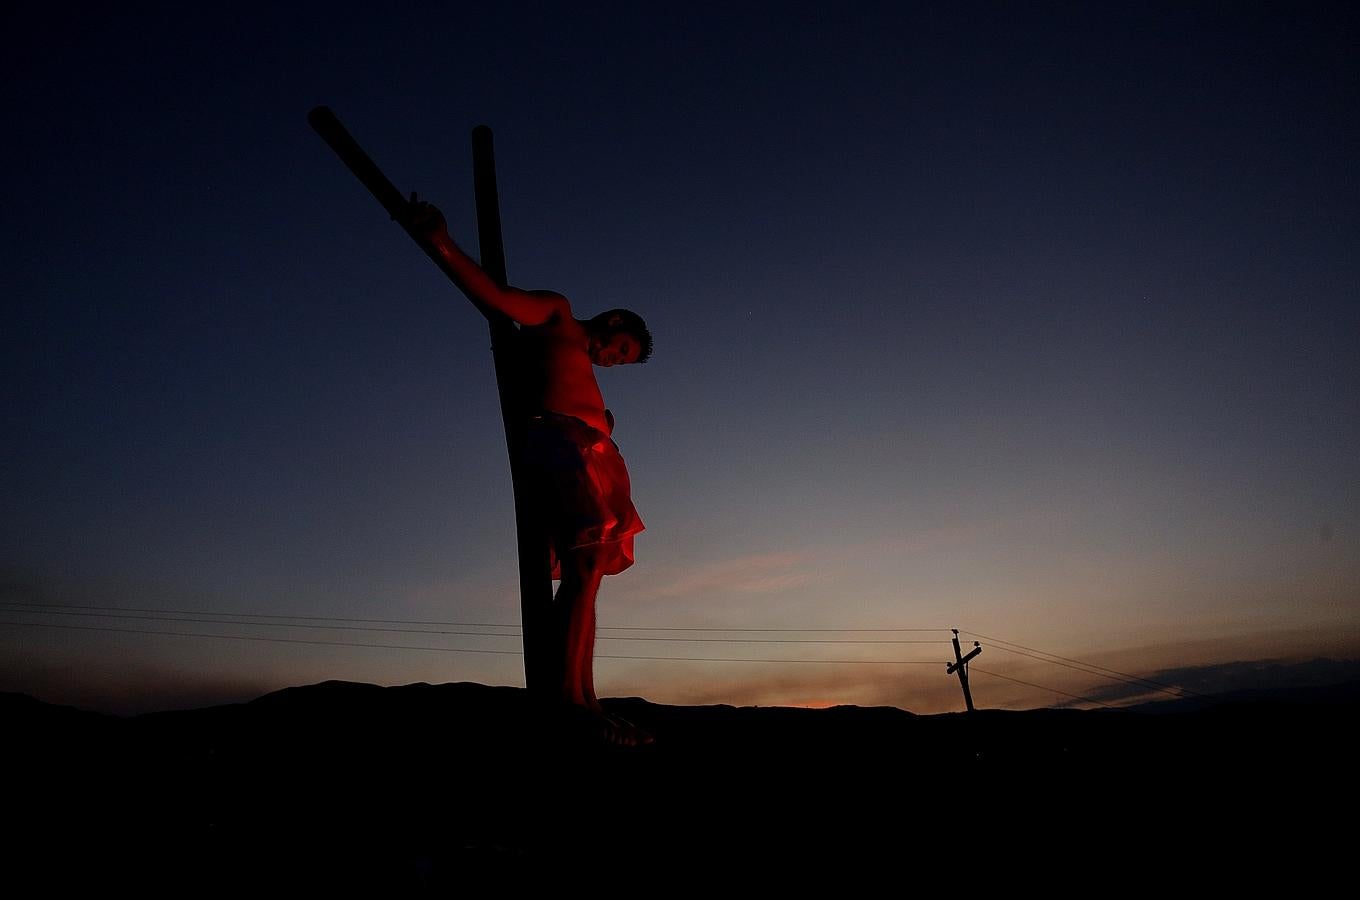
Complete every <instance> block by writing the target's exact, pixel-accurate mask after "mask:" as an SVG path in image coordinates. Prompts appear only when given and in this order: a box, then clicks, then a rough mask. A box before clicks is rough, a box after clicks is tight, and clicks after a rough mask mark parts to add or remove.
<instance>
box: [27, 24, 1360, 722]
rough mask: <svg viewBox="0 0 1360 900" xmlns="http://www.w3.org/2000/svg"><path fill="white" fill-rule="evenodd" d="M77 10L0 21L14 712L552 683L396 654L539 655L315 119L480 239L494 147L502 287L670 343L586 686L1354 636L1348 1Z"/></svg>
mask: <svg viewBox="0 0 1360 900" xmlns="http://www.w3.org/2000/svg"><path fill="white" fill-rule="evenodd" d="M29 6H32V5H31V4H30V5H29ZM82 6H84V5H83V4H79V3H77V4H74V5H72V4H66V5H62V6H59V7H51V9H50V11H35V10H34V9H27V10H22V11H15V10H10V11H8V12H5V13H3V14H0V16H2V17H3V18H2V19H0V25H2V27H3V33H4V34H5V35H7V37H6V38H5V44H6V48H5V52H4V53H3V54H0V60H3V61H0V66H2V67H3V73H4V78H3V82H0V98H2V100H3V111H4V115H5V120H6V121H7V122H8V123H9V127H8V128H6V138H5V140H4V141H3V142H0V157H2V158H3V161H4V170H5V172H6V173H7V178H6V189H5V193H4V197H5V201H4V203H3V205H2V206H0V222H2V223H3V235H4V241H5V250H4V259H5V264H4V266H3V268H2V269H0V296H3V298H4V304H3V318H0V377H2V378H3V381H2V382H0V383H2V384H3V392H0V417H2V419H0V421H3V423H4V426H3V429H0V433H2V434H3V442H0V496H3V497H4V498H5V499H4V504H3V513H2V514H0V622H2V623H8V624H0V690H18V691H25V692H28V693H32V694H35V695H37V696H40V697H43V698H44V699H50V700H56V701H61V702H71V703H77V704H81V705H87V706H92V707H95V708H100V709H110V710H119V711H136V710H143V709H153V708H163V707H167V706H177V705H198V704H200V703H203V702H209V701H213V702H215V701H219V700H237V699H245V698H249V697H251V696H255V695H257V694H258V693H261V692H263V691H266V690H270V689H274V688H278V687H283V686H286V685H289V684H297V683H305V682H312V681H319V680H324V679H327V678H342V679H347V680H355V681H372V682H377V683H383V684H396V683H406V682H411V681H430V682H444V681H457V680H472V681H482V682H487V683H494V684H522V671H521V662H520V658H519V657H518V656H516V655H514V654H513V652H510V651H514V650H515V649H516V647H517V645H518V642H517V640H516V639H515V638H513V637H499V638H496V637H475V636H468V635H449V634H439V635H421V634H412V633H408V632H405V631H375V630H372V629H375V628H387V629H411V630H419V629H425V630H442V631H458V630H472V631H483V632H485V631H497V630H498V631H500V632H501V633H508V632H509V630H508V629H487V628H468V627H465V626H464V627H460V626H455V625H444V626H417V625H412V624H409V623H412V622H441V623H470V624H471V623H504V624H507V625H513V624H514V623H516V622H517V621H518V606H517V604H518V596H517V581H516V571H517V570H516V563H515V556H514V522H513V515H512V508H511V500H510V485H509V469H508V464H507V460H506V453H505V446H504V439H503V435H502V432H501V427H500V422H499V411H498V406H497V399H496V392H495V382H494V375H493V372H492V368H491V357H490V353H489V350H488V337H487V330H486V327H485V324H484V321H483V320H482V319H481V317H480V316H479V315H478V314H477V313H476V312H475V310H473V309H472V307H471V306H470V305H469V304H468V303H467V302H466V301H465V300H464V299H463V298H462V296H461V295H460V294H458V293H457V291H456V289H454V288H453V287H452V286H451V285H450V284H449V283H448V281H447V280H446V279H445V278H444V276H443V275H442V274H440V273H439V271H438V270H437V269H435V267H434V266H432V265H431V264H430V263H429V261H428V260H427V259H425V258H424V256H423V255H422V254H421V253H420V251H419V250H418V249H417V248H416V247H415V246H414V245H413V244H411V242H410V241H409V240H408V239H407V237H406V236H405V235H404V234H403V233H402V232H401V230H400V229H399V228H398V227H396V226H395V225H393V224H392V223H391V222H389V221H388V220H387V218H386V216H385V214H384V213H383V212H382V210H381V209H380V208H379V207H378V205H377V204H376V203H375V202H374V201H373V199H372V198H371V197H370V196H369V195H368V194H367V192H366V191H364V189H363V188H362V187H361V186H360V185H359V183H358V182H357V181H355V179H354V178H353V177H352V176H351V175H350V174H349V173H348V171H346V170H345V169H344V168H343V166H342V165H341V164H340V163H339V161H338V160H337V159H336V158H335V156H334V155H333V154H332V153H331V151H330V150H329V149H328V148H327V147H326V146H325V144H324V143H322V142H321V140H320V139H318V138H317V137H316V135H315V134H314V133H313V132H312V131H311V130H310V128H309V127H308V126H307V123H306V113H307V111H308V110H309V109H310V108H311V107H313V106H315V105H318V104H326V105H329V106H331V107H332V108H333V109H334V110H335V111H336V113H337V114H338V115H339V116H340V118H341V120H342V121H343V122H344V123H345V124H346V125H347V126H348V127H349V129H350V130H351V132H353V133H354V135H355V136H356V137H357V138H358V140H359V141H360V143H361V144H363V146H364V147H365V149H367V150H368V152H369V153H370V154H371V155H372V156H373V157H374V158H375V160H376V161H377V162H378V164H379V165H380V166H381V167H382V168H383V169H384V171H385V172H386V174H387V175H388V177H389V178H391V179H392V180H393V181H394V182H395V183H396V184H397V186H398V187H399V188H401V189H403V190H406V191H413V190H414V191H418V192H420V194H421V196H423V197H428V198H429V199H432V200H434V201H435V202H437V203H439V204H440V205H441V207H442V208H443V209H444V210H445V212H446V215H447V216H448V219H449V224H450V230H451V232H452V233H453V235H454V237H455V238H456V239H459V240H460V241H462V242H463V243H464V245H465V246H466V247H468V249H469V250H470V251H472V252H474V253H475V251H476V239H475V223H474V216H473V204H472V189H471V187H472V183H471V153H470V144H469V138H468V135H469V132H470V130H471V129H472V127H473V126H475V125H477V124H482V123H485V124H487V125H490V126H491V127H492V128H493V129H494V130H495V134H496V145H497V165H498V168H499V172H500V187H501V194H502V205H503V215H504V221H505V240H506V245H507V257H508V268H509V272H510V279H511V281H512V283H514V284H516V285H519V286H521V287H526V288H550V289H555V290H558V291H561V292H562V293H564V294H566V295H567V296H568V297H569V298H571V299H572V301H573V304H574V306H575V308H576V310H577V312H578V314H581V315H590V314H593V313H595V312H598V311H600V310H603V309H607V308H610V307H614V306H628V307H632V308H635V309H636V310H637V311H639V312H640V313H641V314H642V315H643V316H645V317H646V319H647V320H648V323H649V324H650V326H651V327H652V330H653V332H654V333H655V335H656V353H655V357H654V359H653V360H652V361H651V362H649V363H648V364H647V365H645V366H641V367H624V368H620V369H613V370H608V371H605V370H597V371H598V374H599V380H600V384H601V387H602V389H603V390H604V393H605V396H606V400H607V401H608V403H609V405H610V407H611V408H612V409H613V411H614V413H615V415H616V417H617V419H618V428H617V431H616V433H615V437H616V439H617V440H618V442H619V444H620V446H621V447H622V449H623V452H624V455H625V456H626V457H627V459H628V461H629V465H630V468H631V470H632V474H633V483H634V488H635V501H636V503H637V506H638V508H639V510H640V512H641V513H642V516H643V518H644V519H645V521H646V522H647V525H648V531H647V532H646V533H645V534H643V535H641V536H640V537H639V539H638V548H637V549H638V564H637V565H636V566H635V567H634V568H633V569H631V570H629V571H628V572H626V573H625V574H623V575H621V576H619V577H617V578H613V579H610V580H608V581H607V582H606V584H605V587H604V590H603V591H602V594H601V606H600V613H601V626H603V629H602V631H601V635H600V636H601V638H602V640H601V642H600V644H599V645H598V653H599V654H601V656H606V657H608V656H619V657H672V658H675V657H683V658H686V659H683V660H676V659H670V660H658V659H609V658H602V659H600V660H599V661H598V662H597V671H598V676H597V680H598V681H599V683H600V688H601V693H602V694H609V695H619V694H638V695H643V696H646V697H648V698H649V699H652V700H655V701H658V702H726V703H733V704H750V703H761V704H765V703H808V704H823V703H833V702H843V703H861V704H865V703H890V704H893V705H898V706H902V707H905V708H908V709H912V710H915V711H918V712H934V711H940V710H946V709H954V708H958V707H959V705H960V703H961V700H960V697H959V693H958V688H957V685H956V684H955V683H953V682H952V681H951V680H950V679H948V678H946V677H945V675H944V672H943V665H942V663H943V660H945V659H946V658H947V657H948V656H949V655H950V653H951V651H950V650H949V648H948V645H947V643H944V642H943V641H944V639H946V638H947V636H948V634H947V632H946V631H943V630H940V629H946V628H950V627H955V628H960V629H964V630H965V632H973V633H972V634H968V633H965V635H964V637H965V638H966V639H968V640H969V641H971V640H972V639H975V638H977V637H978V635H979V634H980V635H986V636H987V638H988V640H984V641H983V644H984V653H983V656H982V657H981V658H980V659H979V660H978V661H977V663H976V664H975V668H978V669H983V670H986V672H987V673H997V674H995V675H993V674H983V673H979V674H976V675H975V676H974V679H973V687H974V693H975V695H976V696H977V699H978V702H979V703H980V704H981V705H985V706H1036V705H1048V704H1053V703H1058V702H1064V701H1066V700H1070V698H1068V697H1066V696H1065V695H1063V694H1059V693H1057V692H1058V691H1065V692H1069V693H1076V694H1079V695H1082V696H1088V697H1090V696H1097V695H1100V696H1113V695H1112V694H1108V691H1109V690H1110V682H1108V681H1105V680H1102V679H1099V678H1095V677H1093V676H1091V675H1089V674H1085V673H1082V672H1078V671H1076V670H1074V669H1072V668H1067V667H1060V666H1057V665H1054V664H1052V663H1045V662H1040V661H1038V660H1035V659H1033V658H1031V657H1028V656H1022V655H1018V654H1015V653H1013V652H1011V651H1008V650H1005V649H1003V647H1004V645H1003V644H1002V643H1000V641H1004V642H1012V643H1014V644H1017V645H1019V646H1021V647H1022V648H1023V647H1029V648H1038V649H1042V650H1044V651H1048V652H1050V653H1054V654H1060V655H1062V656H1064V657H1070V658H1076V659H1081V660H1085V661H1089V662H1092V663H1096V664H1098V665H1101V666H1106V667H1110V668H1113V669H1115V670H1118V671H1120V672H1126V673H1134V674H1138V675H1144V676H1151V677H1154V678H1158V679H1159V680H1167V679H1168V678H1170V679H1172V682H1173V683H1177V684H1185V685H1188V686H1193V687H1194V688H1195V689H1197V690H1211V689H1219V688H1223V687H1227V686H1237V685H1240V684H1244V683H1251V681H1250V680H1251V678H1252V677H1256V676H1255V675H1252V673H1257V674H1258V675H1259V674H1260V673H1261V672H1265V671H1266V668H1265V664H1264V663H1263V662H1262V661H1267V660H1269V661H1275V664H1276V665H1275V667H1274V669H1272V670H1271V671H1274V672H1275V673H1276V674H1277V675H1278V674H1279V673H1280V672H1282V671H1286V670H1289V666H1290V664H1293V663H1301V662H1303V661H1306V660H1311V659H1313V658H1315V657H1331V658H1333V659H1347V658H1349V659H1354V658H1356V657H1360V452H1358V445H1360V415H1358V414H1357V413H1360V358H1358V357H1357V353H1356V347H1357V346H1360V302H1357V289H1358V288H1360V279H1358V278H1357V276H1358V275H1360V262H1358V260H1360V256H1358V255H1357V253H1356V237H1357V234H1360V184H1358V183H1357V176H1356V166H1355V161H1356V159H1357V158H1360V124H1357V123H1360V115H1358V114H1357V113H1358V112H1360V110H1357V99H1360V80H1358V78H1357V75H1358V74H1360V72H1358V71H1357V63H1356V55H1355V47H1356V46H1357V39H1358V38H1360V35H1358V34H1357V30H1358V29H1357V25H1358V24H1360V23H1358V22H1357V13H1356V11H1355V7H1354V6H1353V5H1351V4H1322V3H1319V4H1306V5H1303V6H1302V7H1301V8H1296V7H1295V5H1286V4H1274V5H1264V6H1261V5H1255V4H1238V3H1233V4H1228V3H1192V4H1186V3H1180V4H1169V5H1161V4H1155V3H1128V4H1124V3H1110V4H1106V3H1091V4H1050V3H1034V4H970V3H948V4H946V3H936V4H906V3H885V4H871V3H772V4H765V3H751V4H704V3H700V4H695V3H685V4H671V5H661V6H657V5H655V4H646V5H643V4H598V5H597V4H547V3H545V4H523V3H503V4H466V5H464V4H454V3H448V4H431V5H421V6H420V7H419V8H414V9H412V8H408V5H406V4H387V5H381V4H362V5H359V4H347V3H344V2H338V3H328V4H317V5H306V4H277V5H270V6H264V5H261V6H259V7H256V6H255V5H253V4H242V5H237V4H226V5H207V6H204V5H202V4H193V5H187V6H186V5H184V4H126V5H118V6H117V7H116V8H115V7H112V6H108V5H106V4H91V5H90V8H82ZM273 6H284V7H287V9H286V10H283V11H281V10H280V9H278V8H271V7H273ZM491 6H494V7H496V10H495V11H494V12H485V11H484V10H485V8H487V7H491ZM33 604H40V605H43V606H46V607H47V608H48V609H47V611H45V612H35V611H34V610H35V607H34V606H33ZM78 607H120V608H124V609H125V610H128V609H136V610H155V611H161V612H150V613H147V612H139V613H129V612H124V613H122V614H121V615H124V616H127V615H134V614H135V615H142V616H147V618H143V619H132V618H114V617H111V616H95V615H91V613H93V612H103V613H109V612H111V610H108V609H103V610H91V609H88V608H87V609H80V608H78ZM22 610H28V611H27V612H24V611H22ZM164 611H174V612H175V614H174V615H171V614H170V613H167V612H164ZM264 616H293V617H328V619H330V621H327V622H325V623H317V622H315V621H312V620H306V619H291V620H284V619H266V618H263V617H264ZM337 617H343V618H346V619H369V620H373V619H383V620H392V621H390V622H387V623H385V624H375V623H367V624H365V623H358V622H342V621H337V620H336V619H337ZM167 618H186V619H199V620H203V619H219V620H222V622H225V623H228V624H223V623H215V624H214V623H209V622H203V621H195V622H189V623H172V622H167V621H165V619H167ZM247 620H248V621H249V623H253V624H248V623H247ZM309 622H310V623H311V624H313V625H315V624H326V625H328V626H330V627H329V628H327V629H321V628H299V627H288V626H289V625H290V624H291V625H294V626H296V625H301V624H307V623H309ZM13 623H28V624H13ZM36 623H47V626H54V625H61V626H65V627H39V626H38V625H37V624H36ZM232 623H234V624H232ZM342 625H350V626H355V625H358V626H362V627H363V628H364V629H367V630H358V629H349V630H345V629H341V628H339V626H342ZM628 626H650V627H654V628H655V627H661V626H667V627H673V628H682V627H683V628H699V629H712V630H706V631H692V632H676V631H670V632H665V631H621V630H611V629H621V628H624V627H628ZM738 628H741V629H875V630H874V631H865V632H855V633H848V632H845V631H840V632H834V633H830V632H828V633H815V632H810V631H801V632H798V631H777V632H776V631H759V632H757V631H743V632H734V631H728V630H719V629H738ZM111 629H124V630H122V631H115V630H111ZM882 629H936V630H934V631H910V632H907V631H903V632H888V631H883V630H882ZM138 630H140V632H147V631H157V632H167V631H180V632H190V633H194V634H200V635H202V634H213V633H215V634H223V635H231V636H233V637H231V638H208V637H189V636H179V637H176V636H169V635H165V634H146V633H133V632H134V631H138ZM624 635H632V636H634V637H651V638H658V637H668V638H674V637H676V636H687V637H690V638H692V639H695V638H703V639H704V640H703V641H702V642H701V641H699V640H690V641H689V642H677V641H672V640H664V641H663V640H650V641H640V640H619V639H617V638H620V637H622V636H624ZM240 638H269V639H270V640H253V639H252V640H242V639H240ZM604 638H608V639H607V640H603V639H604ZM738 638H748V639H749V638H761V639H764V640H783V641H786V642H785V643H732V642H730V641H732V640H735V639H738ZM716 639H724V640H725V641H729V642H717V641H716ZM794 639H797V640H802V641H809V640H814V639H817V640H829V639H835V640H840V641H845V640H852V639H855V640H875V641H886V640H899V641H921V640H930V641H934V642H935V643H932V644H917V643H901V644H884V643H874V644H870V643H856V644H846V643H838V644H829V643H789V642H787V641H792V640H794ZM997 639H999V640H997ZM281 641H290V642H291V641H316V642H328V643H326V644H322V643H286V642H281ZM994 641H996V642H994ZM353 644H379V645H390V646H395V645H406V646H411V647H422V648H433V647H439V648H446V649H447V648H461V649H464V650H469V649H477V650H495V651H500V652H498V653H466V652H446V650H434V649H419V650H397V649H390V646H382V647H375V646H351V645H353ZM703 657H708V658H715V657H716V658H721V659H723V660H733V659H741V660H755V659H766V658H780V659H797V660H814V659H832V660H910V661H912V662H911V664H901V665H896V664H894V665H890V664H885V663H881V662H880V663H864V664H854V663H850V662H836V663H826V662H822V663H817V662H798V663H784V664H778V663H769V662H732V661H709V662H698V661H691V660H693V659H695V658H703ZM1168 673H1171V674H1168ZM1244 673H1245V674H1244ZM1001 675H1006V676H1009V677H1010V678H1013V679H1019V680H1021V681H1027V682H1031V683H1033V684H1040V685H1043V687H1044V689H1039V688H1035V687H1029V686H1025V685H1022V684H1017V683H1016V682H1015V681H1010V680H1005V679H1003V678H1001V677H999V676H1001ZM1261 677H1262V678H1264V677H1266V676H1265V675H1261ZM1242 678H1246V679H1247V681H1242V680H1241V679H1242ZM1234 679H1236V680H1234ZM1102 691H1104V692H1107V693H1106V694H1101V692H1102Z"/></svg>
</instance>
